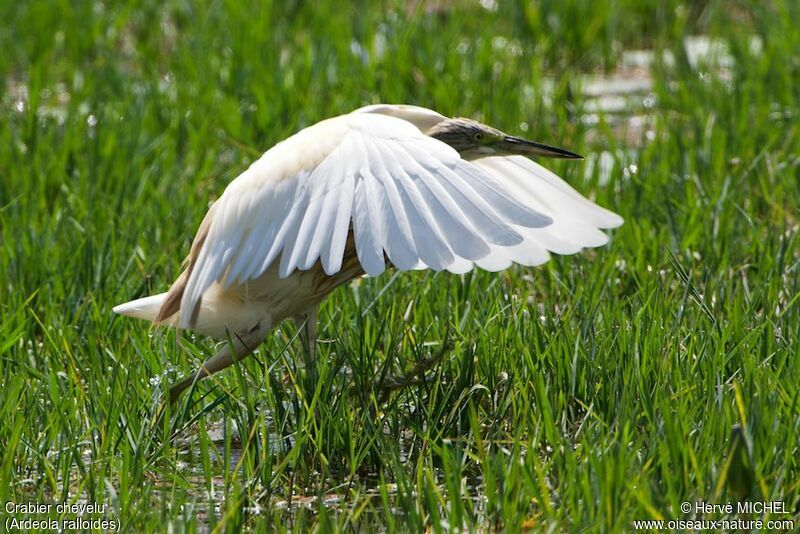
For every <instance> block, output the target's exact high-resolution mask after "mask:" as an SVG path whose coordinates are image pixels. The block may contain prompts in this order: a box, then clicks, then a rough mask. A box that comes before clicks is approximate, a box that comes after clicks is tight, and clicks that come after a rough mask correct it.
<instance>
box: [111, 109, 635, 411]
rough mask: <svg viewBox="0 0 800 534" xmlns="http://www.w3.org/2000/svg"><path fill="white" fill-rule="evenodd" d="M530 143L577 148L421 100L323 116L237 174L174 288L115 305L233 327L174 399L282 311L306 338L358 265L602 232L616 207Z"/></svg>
mask: <svg viewBox="0 0 800 534" xmlns="http://www.w3.org/2000/svg"><path fill="white" fill-rule="evenodd" d="M527 156H543V157H559V158H579V157H580V156H577V155H575V154H573V153H571V152H568V151H566V150H563V149H559V148H555V147H551V146H548V145H544V144H541V143H535V142H531V141H526V140H524V139H520V138H517V137H513V136H509V135H506V134H504V133H503V132H501V131H499V130H497V129H494V128H492V127H490V126H487V125H485V124H481V123H479V122H477V121H472V120H469V119H450V118H447V117H445V116H443V115H440V114H439V113H436V112H435V111H432V110H429V109H425V108H420V107H416V106H404V105H384V104H381V105H375V106H368V107H365V108H361V109H358V110H356V111H354V112H352V113H349V114H347V115H342V116H339V117H335V118H332V119H327V120H324V121H322V122H319V123H317V124H315V125H313V126H310V127H308V128H306V129H304V130H301V131H300V132H298V133H297V134H295V135H293V136H291V137H289V138H288V139H286V140H284V141H282V142H280V143H278V144H277V145H275V146H274V147H272V148H271V149H270V150H268V151H267V152H266V153H265V154H264V155H263V156H262V157H261V158H260V159H259V160H258V161H256V162H255V163H254V164H253V165H252V166H250V168H248V169H247V170H246V171H244V172H243V173H242V174H241V175H239V176H238V177H237V178H236V179H235V180H233V181H232V182H231V183H230V184H229V185H228V187H227V188H226V189H225V192H224V193H223V194H222V196H221V197H220V198H219V199H218V200H217V201H216V202H215V203H214V204H213V205H212V207H211V208H210V209H209V211H208V213H207V214H206V216H205V218H204V219H203V221H202V223H201V225H200V228H199V230H198V232H197V235H196V236H195V239H194V242H193V243H192V247H191V250H190V253H189V257H188V262H187V266H186V269H185V270H184V272H183V273H182V274H181V275H180V276H179V277H178V279H177V280H176V281H175V283H173V285H172V287H171V288H170V290H169V291H168V292H167V293H162V294H160V295H154V296H151V297H145V298H143V299H138V300H134V301H131V302H128V303H125V304H120V305H119V306H117V307H115V308H114V311H115V312H116V313H120V314H122V315H128V316H132V317H138V318H142V319H147V320H150V321H153V322H155V323H157V324H166V325H170V326H174V327H178V328H182V329H189V330H193V331H196V332H198V333H201V334H205V335H209V336H212V337H215V338H218V339H224V338H227V337H230V338H231V339H233V340H234V342H233V343H226V345H225V347H223V348H222V349H221V350H220V352H219V353H218V354H217V355H215V356H214V357H212V358H210V359H209V360H208V361H207V362H206V363H205V364H204V365H203V367H202V368H201V369H200V370H199V371H198V372H197V373H196V374H194V375H192V376H191V377H189V378H188V379H186V380H184V381H182V382H181V383H179V384H177V385H175V386H173V388H172V390H171V394H172V398H173V399H174V398H176V397H177V395H178V394H179V393H180V392H181V391H182V390H183V389H185V388H186V387H187V386H189V385H191V383H192V382H193V381H194V380H198V379H200V378H203V377H204V376H208V375H210V374H213V373H214V372H216V371H218V370H220V369H222V368H224V367H227V366H228V365H230V364H231V363H233V362H234V361H235V360H236V359H238V358H241V357H244V356H245V355H247V354H249V353H250V352H251V351H252V350H253V349H254V348H255V347H257V346H258V345H259V344H260V343H261V342H262V341H263V340H264V338H265V336H266V334H267V333H268V332H269V331H270V330H271V329H272V328H273V327H274V326H276V325H277V324H278V323H280V322H281V321H283V320H284V319H287V318H302V320H303V321H304V324H305V326H306V332H307V334H309V335H310V336H313V335H314V332H315V328H316V309H317V307H318V305H319V303H320V302H321V301H322V299H324V298H325V297H326V296H327V295H328V294H329V293H330V292H331V291H333V289H335V288H336V287H337V286H338V285H340V284H342V283H344V282H347V281H349V280H351V279H352V278H354V277H356V276H359V275H361V274H364V273H366V274H369V275H372V276H375V275H379V274H381V273H382V272H383V271H384V270H385V269H386V268H387V267H388V266H393V267H394V268H395V269H399V270H410V269H433V270H436V271H443V270H447V271H450V272H453V273H464V272H467V271H469V270H471V269H473V268H474V267H475V266H478V267H480V268H482V269H486V270H490V271H498V270H502V269H505V268H507V267H509V266H510V265H511V264H512V263H519V264H522V265H527V266H533V265H538V264H541V263H544V262H546V261H547V260H548V259H549V253H550V252H554V253H557V254H573V253H575V252H578V251H579V250H580V249H582V248H585V247H597V246H600V245H603V244H605V243H606V242H607V240H608V238H607V236H606V234H605V233H603V232H601V231H600V229H605V228H614V227H616V226H619V225H620V224H622V222H623V221H622V218H621V217H619V216H618V215H616V214H614V213H612V212H610V211H608V210H606V209H604V208H601V207H600V206H598V205H596V204H594V203H593V202H591V201H589V200H588V199H586V198H585V197H583V196H581V195H580V194H579V193H578V192H577V191H575V190H574V189H573V188H572V187H570V186H569V185H567V184H566V183H565V182H564V181H563V180H561V179H560V178H559V177H557V176H556V175H555V174H553V173H552V172H550V171H548V170H547V169H545V168H543V167H541V166H540V165H538V164H536V163H534V162H533V161H531V160H530V159H528V157H527ZM310 341H311V342H310V343H309V345H310V347H311V350H313V337H312V338H311V339H310Z"/></svg>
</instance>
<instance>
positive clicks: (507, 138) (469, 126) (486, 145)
mask: <svg viewBox="0 0 800 534" xmlns="http://www.w3.org/2000/svg"><path fill="white" fill-rule="evenodd" d="M425 133H426V134H427V135H429V136H431V137H433V138H434V139H438V140H439V141H441V142H443V143H446V144H448V145H450V146H451V147H452V148H453V149H455V150H456V151H457V152H458V153H459V154H461V157H462V158H464V159H467V160H472V159H478V158H485V157H487V156H514V155H520V156H540V157H546V158H569V159H582V158H583V156H579V155H578V154H574V153H572V152H569V151H567V150H564V149H562V148H556V147H554V146H549V145H545V144H543V143H537V142H535V141H528V140H527V139H522V138H521V137H514V136H513V135H507V134H505V133H503V132H501V131H500V130H498V129H496V128H492V127H491V126H488V125H486V124H483V123H480V122H478V121H474V120H472V119H463V118H457V119H447V120H444V121H442V122H440V123H438V124H437V125H436V126H434V127H433V128H431V129H430V130H428V131H427V132H425Z"/></svg>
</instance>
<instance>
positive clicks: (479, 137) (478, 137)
mask: <svg viewBox="0 0 800 534" xmlns="http://www.w3.org/2000/svg"><path fill="white" fill-rule="evenodd" d="M472 138H473V139H475V140H476V141H483V134H482V133H481V132H475V135H473V136H472Z"/></svg>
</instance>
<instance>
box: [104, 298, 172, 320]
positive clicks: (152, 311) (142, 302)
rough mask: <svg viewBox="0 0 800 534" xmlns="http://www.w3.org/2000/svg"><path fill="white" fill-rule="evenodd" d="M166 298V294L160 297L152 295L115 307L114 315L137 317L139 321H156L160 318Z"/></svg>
mask: <svg viewBox="0 0 800 534" xmlns="http://www.w3.org/2000/svg"><path fill="white" fill-rule="evenodd" d="M166 298H167V294H166V293H159V294H158V295H151V296H149V297H144V298H140V299H136V300H132V301H130V302H126V303H124V304H118V305H117V306H114V313H118V314H120V315H126V316H128V317H135V318H137V319H144V320H146V321H155V319H156V317H157V316H158V311H159V310H160V309H161V305H162V304H164V301H165V300H166Z"/></svg>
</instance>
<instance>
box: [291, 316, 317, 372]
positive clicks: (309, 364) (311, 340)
mask: <svg viewBox="0 0 800 534" xmlns="http://www.w3.org/2000/svg"><path fill="white" fill-rule="evenodd" d="M317 310H318V308H317V307H314V308H312V309H310V310H308V311H306V312H305V313H303V314H301V315H298V316H296V317H295V318H294V324H295V325H297V329H298V330H299V331H300V342H301V343H302V344H303V350H304V351H305V355H306V362H305V364H306V372H307V373H308V374H309V376H310V377H311V378H312V383H313V384H316V382H317Z"/></svg>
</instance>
